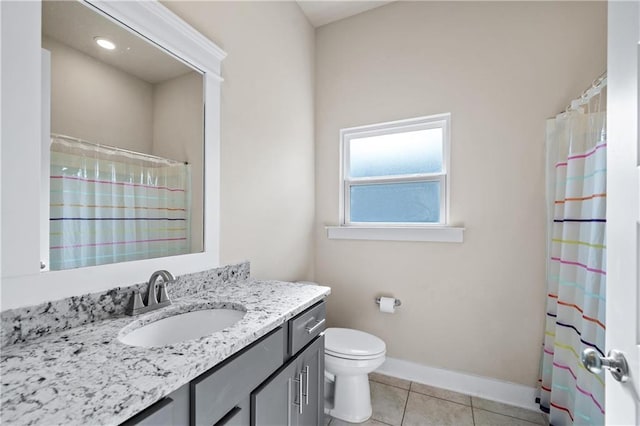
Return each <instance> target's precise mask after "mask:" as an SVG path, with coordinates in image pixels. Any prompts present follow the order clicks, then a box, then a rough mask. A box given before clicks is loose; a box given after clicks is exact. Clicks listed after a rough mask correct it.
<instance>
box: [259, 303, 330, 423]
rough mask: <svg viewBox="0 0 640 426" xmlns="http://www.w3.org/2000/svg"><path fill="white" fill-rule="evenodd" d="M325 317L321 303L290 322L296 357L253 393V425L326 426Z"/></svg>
mask: <svg viewBox="0 0 640 426" xmlns="http://www.w3.org/2000/svg"><path fill="white" fill-rule="evenodd" d="M324 317H325V304H324V303H320V304H318V305H315V306H314V307H312V308H310V309H309V310H307V311H305V312H303V313H302V314H300V315H299V316H297V317H296V318H293V319H292V320H290V321H289V324H288V329H289V338H288V340H289V344H288V347H289V354H290V355H293V356H292V357H291V358H290V359H289V361H288V362H287V363H286V364H285V365H284V366H283V367H282V368H281V369H280V370H279V371H278V372H276V373H275V374H274V375H273V376H271V378H269V380H267V381H266V382H265V383H264V384H262V386H260V387H259V388H258V389H256V390H255V391H254V392H253V393H252V394H251V425H252V426H296V425H304V426H317V425H321V424H323V417H324V334H322V330H323V328H324ZM318 324H319V326H318ZM300 342H302V343H300ZM302 344H306V346H301V345H302Z"/></svg>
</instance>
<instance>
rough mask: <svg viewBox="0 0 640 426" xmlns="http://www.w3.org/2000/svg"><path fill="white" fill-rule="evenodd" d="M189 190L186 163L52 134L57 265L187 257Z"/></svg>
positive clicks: (52, 250) (54, 256) (52, 253)
mask: <svg viewBox="0 0 640 426" xmlns="http://www.w3.org/2000/svg"><path fill="white" fill-rule="evenodd" d="M190 185H191V180H190V173H189V166H188V165H186V164H184V163H180V162H177V161H172V160H165V159H161V158H156V157H151V156H148V155H144V154H138V153H134V152H130V151H125V150H121V149H118V148H112V147H106V146H102V145H94V144H90V143H87V142H83V141H80V140H74V139H71V138H67V137H59V136H56V137H53V138H52V140H51V175H50V216H49V218H50V222H49V223H50V246H49V257H50V259H49V262H50V268H51V269H52V270H60V269H69V268H79V267H84V266H93V265H102V264H106V263H115V262H122V261H130V260H140V259H149V258H154V257H162V256H170V255H176V254H184V253H188V252H189V250H190V235H191V229H190V205H191V200H190Z"/></svg>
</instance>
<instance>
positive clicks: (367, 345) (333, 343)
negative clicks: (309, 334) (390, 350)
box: [324, 328, 387, 360]
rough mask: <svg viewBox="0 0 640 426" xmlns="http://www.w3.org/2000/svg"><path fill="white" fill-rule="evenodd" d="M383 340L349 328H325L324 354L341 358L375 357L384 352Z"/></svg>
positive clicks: (361, 358)
mask: <svg viewBox="0 0 640 426" xmlns="http://www.w3.org/2000/svg"><path fill="white" fill-rule="evenodd" d="M386 349H387V347H386V345H385V343H384V341H382V340H381V339H379V338H377V337H376V336H373V335H371V334H369V333H365V332H364V331H359V330H352V329H349V328H327V329H326V330H325V350H324V351H325V354H326V355H330V356H334V357H337V358H343V359H353V360H367V359H375V358H379V357H380V356H383V355H384V354H385V353H386Z"/></svg>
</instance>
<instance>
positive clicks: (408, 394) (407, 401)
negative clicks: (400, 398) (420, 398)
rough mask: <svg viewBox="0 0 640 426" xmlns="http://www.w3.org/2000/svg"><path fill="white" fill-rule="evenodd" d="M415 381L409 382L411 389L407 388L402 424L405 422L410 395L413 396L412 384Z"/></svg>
mask: <svg viewBox="0 0 640 426" xmlns="http://www.w3.org/2000/svg"><path fill="white" fill-rule="evenodd" d="M412 383H413V382H409V389H408V390H407V399H406V400H405V401H404V410H402V419H400V426H402V424H403V423H404V416H406V415H407V405H409V397H410V396H411V384H412Z"/></svg>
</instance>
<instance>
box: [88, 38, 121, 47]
mask: <svg viewBox="0 0 640 426" xmlns="http://www.w3.org/2000/svg"><path fill="white" fill-rule="evenodd" d="M93 39H94V40H95V41H96V43H98V46H100V47H102V48H103V49H107V50H113V49H115V48H116V45H115V44H114V43H113V42H112V41H111V40H108V39H106V38H104V37H94V38H93Z"/></svg>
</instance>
